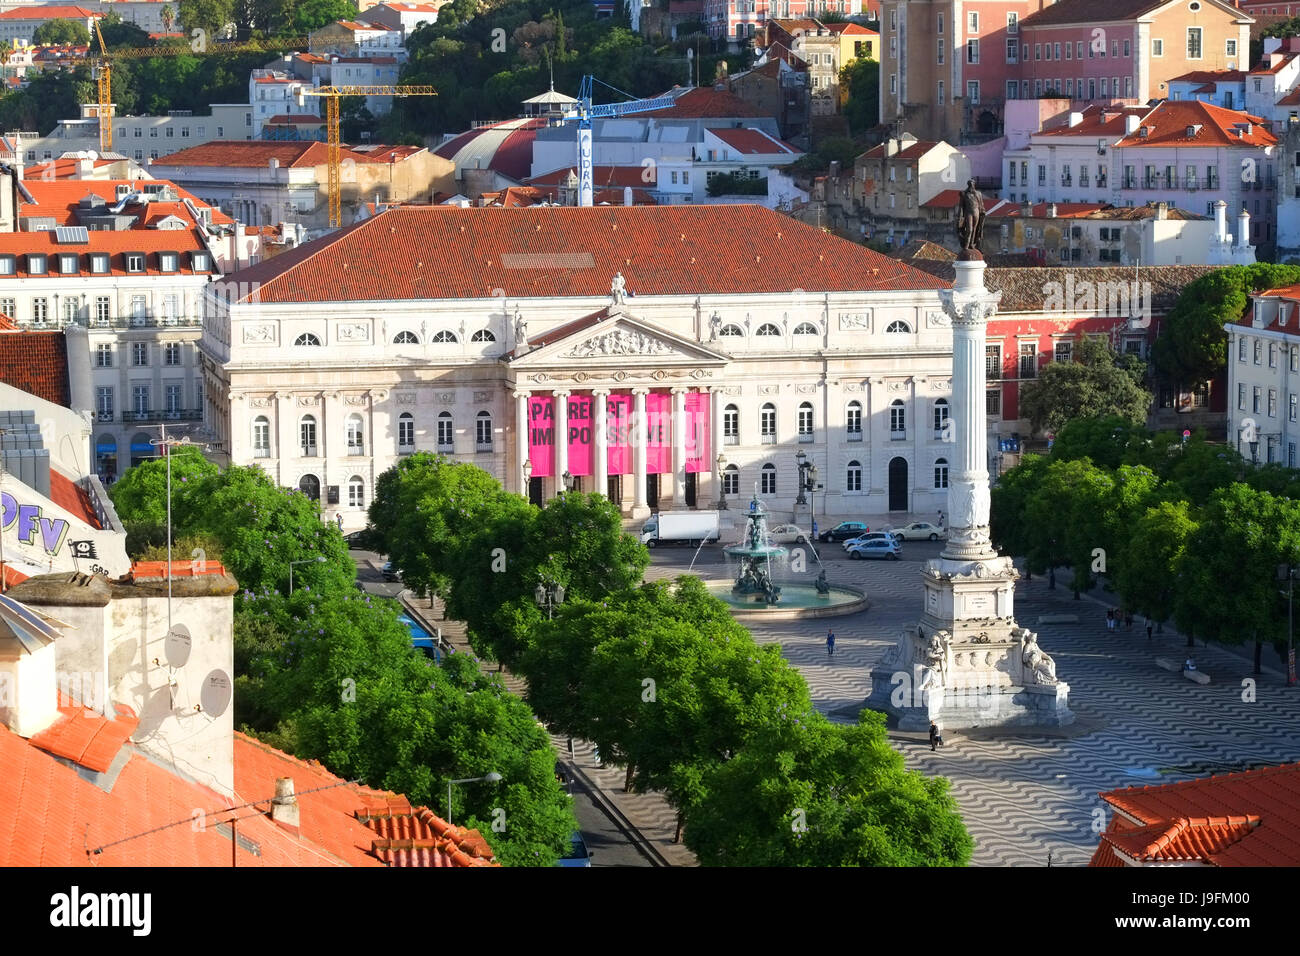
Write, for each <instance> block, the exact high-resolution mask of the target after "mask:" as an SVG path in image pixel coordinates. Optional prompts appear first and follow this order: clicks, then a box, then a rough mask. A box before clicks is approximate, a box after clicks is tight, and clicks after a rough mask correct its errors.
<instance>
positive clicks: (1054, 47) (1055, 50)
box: [1052, 43, 1061, 60]
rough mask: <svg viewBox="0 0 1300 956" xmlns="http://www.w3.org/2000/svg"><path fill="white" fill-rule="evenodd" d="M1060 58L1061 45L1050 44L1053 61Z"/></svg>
mask: <svg viewBox="0 0 1300 956" xmlns="http://www.w3.org/2000/svg"><path fill="white" fill-rule="evenodd" d="M1060 58H1061V44H1059V43H1053V44H1052V59H1054V60H1059V59H1060Z"/></svg>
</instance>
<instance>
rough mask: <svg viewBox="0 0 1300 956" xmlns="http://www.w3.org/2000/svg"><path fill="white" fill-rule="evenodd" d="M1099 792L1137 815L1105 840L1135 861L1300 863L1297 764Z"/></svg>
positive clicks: (1125, 812) (1299, 772) (1120, 809)
mask: <svg viewBox="0 0 1300 956" xmlns="http://www.w3.org/2000/svg"><path fill="white" fill-rule="evenodd" d="M1100 796H1101V798H1102V799H1103V800H1105V801H1106V802H1107V803H1109V804H1110V805H1111V806H1113V807H1114V808H1115V809H1116V811H1118V813H1119V814H1122V815H1123V816H1124V818H1125V819H1126V821H1128V822H1131V821H1136V824H1135V825H1133V826H1132V827H1120V826H1117V825H1116V824H1115V821H1112V829H1110V830H1108V831H1107V832H1106V833H1104V834H1102V840H1103V842H1107V843H1110V844H1111V845H1112V846H1113V847H1114V848H1116V849H1118V850H1119V851H1120V852H1122V853H1125V854H1127V855H1130V856H1134V857H1136V858H1138V859H1139V860H1141V861H1144V862H1145V861H1150V862H1155V861H1161V860H1195V861H1199V862H1202V863H1208V864H1211V865H1213V866H1300V763H1292V764H1283V765H1281V766H1277V767H1265V768H1263V769H1260V770H1249V771H1246V772H1244V773H1231V774H1225V775H1223V776H1211V777H1205V778H1201V779H1198V780H1185V781H1182V782H1180V783H1169V784H1163V785H1161V786H1155V787H1133V788H1130V789H1126V790H1112V791H1109V792H1107V793H1103V794H1101V795H1100Z"/></svg>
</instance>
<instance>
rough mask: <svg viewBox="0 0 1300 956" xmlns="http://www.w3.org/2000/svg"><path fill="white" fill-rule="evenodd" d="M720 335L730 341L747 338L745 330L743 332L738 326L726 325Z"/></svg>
mask: <svg viewBox="0 0 1300 956" xmlns="http://www.w3.org/2000/svg"><path fill="white" fill-rule="evenodd" d="M718 335H720V336H721V337H722V338H724V339H730V338H737V339H743V338H744V337H745V333H744V330H742V329H741V327H740V326H738V325H724V326H723V327H722V331H721V332H719V333H718Z"/></svg>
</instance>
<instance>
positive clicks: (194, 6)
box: [176, 0, 235, 43]
mask: <svg viewBox="0 0 1300 956" xmlns="http://www.w3.org/2000/svg"><path fill="white" fill-rule="evenodd" d="M176 6H177V9H178V10H179V11H180V17H181V23H183V24H185V29H187V30H202V31H203V32H204V33H205V34H206V35H207V39H208V43H212V42H213V41H214V40H216V39H217V38H218V37H220V36H221V35H222V31H223V30H224V29H225V26H226V24H228V23H233V22H234V20H235V3H234V0H177V4H176Z"/></svg>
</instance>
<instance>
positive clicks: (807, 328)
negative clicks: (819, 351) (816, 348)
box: [794, 322, 820, 335]
mask: <svg viewBox="0 0 1300 956" xmlns="http://www.w3.org/2000/svg"><path fill="white" fill-rule="evenodd" d="M794 334H795V335H819V334H820V333H819V332H818V331H817V326H815V325H813V324H812V323H811V322H800V323H799V324H798V325H796V326H795V329H794Z"/></svg>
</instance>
